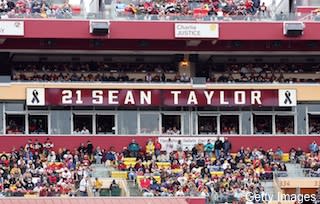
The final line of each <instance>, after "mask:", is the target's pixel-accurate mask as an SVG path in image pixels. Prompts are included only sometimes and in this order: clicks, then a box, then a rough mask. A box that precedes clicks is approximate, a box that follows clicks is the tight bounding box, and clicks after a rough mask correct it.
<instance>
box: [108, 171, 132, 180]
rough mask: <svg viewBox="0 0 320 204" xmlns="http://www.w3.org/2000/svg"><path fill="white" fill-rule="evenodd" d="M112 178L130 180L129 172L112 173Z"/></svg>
mask: <svg viewBox="0 0 320 204" xmlns="http://www.w3.org/2000/svg"><path fill="white" fill-rule="evenodd" d="M111 177H112V178H120V179H128V172H127V171H112V172H111Z"/></svg>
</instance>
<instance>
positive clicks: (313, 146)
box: [309, 141, 319, 153]
mask: <svg viewBox="0 0 320 204" xmlns="http://www.w3.org/2000/svg"><path fill="white" fill-rule="evenodd" d="M309 150H310V152H311V153H318V152H319V146H318V144H317V143H316V141H313V142H312V143H311V144H310V145H309Z"/></svg>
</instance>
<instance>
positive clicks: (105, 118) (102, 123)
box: [96, 115, 116, 135]
mask: <svg viewBox="0 0 320 204" xmlns="http://www.w3.org/2000/svg"><path fill="white" fill-rule="evenodd" d="M96 129H97V134H107V135H111V134H112V135H114V134H115V133H116V131H115V130H116V127H115V116H114V115H96Z"/></svg>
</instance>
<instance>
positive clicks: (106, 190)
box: [99, 188, 110, 197]
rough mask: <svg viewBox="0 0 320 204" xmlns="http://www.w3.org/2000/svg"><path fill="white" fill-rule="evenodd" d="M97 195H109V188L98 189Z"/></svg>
mask: <svg viewBox="0 0 320 204" xmlns="http://www.w3.org/2000/svg"><path fill="white" fill-rule="evenodd" d="M99 195H100V196H101V197H106V196H110V190H109V189H108V188H102V189H101V190H100V193H99Z"/></svg>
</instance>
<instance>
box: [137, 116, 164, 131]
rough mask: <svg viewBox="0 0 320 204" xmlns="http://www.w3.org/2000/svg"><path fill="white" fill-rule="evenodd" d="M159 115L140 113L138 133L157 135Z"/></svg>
mask: <svg viewBox="0 0 320 204" xmlns="http://www.w3.org/2000/svg"><path fill="white" fill-rule="evenodd" d="M159 119H160V117H159V114H157V113H141V114H140V133H141V134H159V132H160V131H159Z"/></svg>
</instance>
